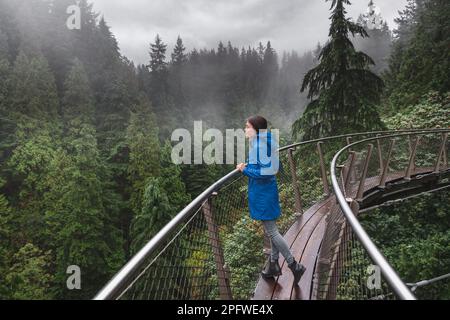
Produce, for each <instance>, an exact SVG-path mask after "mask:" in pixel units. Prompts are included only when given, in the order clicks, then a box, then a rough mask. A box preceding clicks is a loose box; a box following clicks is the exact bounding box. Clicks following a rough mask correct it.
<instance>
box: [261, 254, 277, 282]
mask: <svg viewBox="0 0 450 320" xmlns="http://www.w3.org/2000/svg"><path fill="white" fill-rule="evenodd" d="M261 275H262V276H263V277H264V278H271V277H277V276H280V275H281V268H280V265H279V264H278V260H276V261H274V262H272V260H271V259H270V258H269V262H268V263H266V267H265V268H264V270H263V271H261Z"/></svg>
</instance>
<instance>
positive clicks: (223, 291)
mask: <svg viewBox="0 0 450 320" xmlns="http://www.w3.org/2000/svg"><path fill="white" fill-rule="evenodd" d="M202 211H203V215H204V217H205V220H206V224H207V227H208V238H209V242H210V244H211V248H212V251H213V254H214V260H215V262H216V268H217V278H218V280H219V294H220V298H221V299H222V300H231V299H233V295H232V293H231V287H230V276H229V273H228V270H226V268H225V258H224V255H223V249H222V245H221V243H220V239H219V230H218V228H217V224H216V222H215V221H214V216H213V212H212V198H211V197H210V198H208V200H206V202H205V203H204V204H203V207H202Z"/></svg>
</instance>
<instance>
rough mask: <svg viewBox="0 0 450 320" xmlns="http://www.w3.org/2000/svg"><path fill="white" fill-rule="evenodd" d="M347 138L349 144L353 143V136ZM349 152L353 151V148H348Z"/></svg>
mask: <svg viewBox="0 0 450 320" xmlns="http://www.w3.org/2000/svg"><path fill="white" fill-rule="evenodd" d="M345 140H346V141H347V145H350V144H352V137H346V138H345ZM348 152H352V149H350V148H348Z"/></svg>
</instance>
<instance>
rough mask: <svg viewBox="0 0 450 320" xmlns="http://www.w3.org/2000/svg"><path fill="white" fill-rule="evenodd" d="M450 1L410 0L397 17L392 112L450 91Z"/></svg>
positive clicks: (390, 87) (388, 80) (390, 77)
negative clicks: (429, 94) (431, 93)
mask: <svg viewBox="0 0 450 320" xmlns="http://www.w3.org/2000/svg"><path fill="white" fill-rule="evenodd" d="M449 21H450V3H449V2H448V1H445V0H426V1H424V0H415V1H414V0H410V1H409V5H408V7H407V8H406V10H404V11H403V12H402V13H401V15H400V18H399V19H398V20H397V22H398V23H399V29H398V31H397V39H396V40H395V43H394V48H393V55H392V57H391V61H390V69H389V72H388V74H387V75H386V77H385V78H386V83H387V89H388V90H387V92H388V104H389V112H391V113H392V112H395V111H396V110H398V109H399V108H404V107H407V106H410V105H412V104H417V103H418V101H419V100H420V99H421V98H422V97H423V96H424V95H425V94H427V93H428V92H430V91H437V92H439V93H440V94H446V93H447V92H448V91H449V90H450V82H449V77H448V70H449V68H450V59H449V54H448V44H449V41H450V22H449Z"/></svg>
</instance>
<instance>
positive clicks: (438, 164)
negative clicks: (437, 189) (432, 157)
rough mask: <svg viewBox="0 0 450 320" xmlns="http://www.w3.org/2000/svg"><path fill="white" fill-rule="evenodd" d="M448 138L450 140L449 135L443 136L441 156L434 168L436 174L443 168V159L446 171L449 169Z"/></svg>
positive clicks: (440, 149)
mask: <svg viewBox="0 0 450 320" xmlns="http://www.w3.org/2000/svg"><path fill="white" fill-rule="evenodd" d="M447 138H448V134H447V133H444V134H442V144H441V147H440V148H439V154H438V158H437V161H436V166H435V167H434V173H439V170H440V168H441V159H442V160H444V166H445V168H444V169H447V151H446V150H445V149H446V148H445V147H446V144H447Z"/></svg>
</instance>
